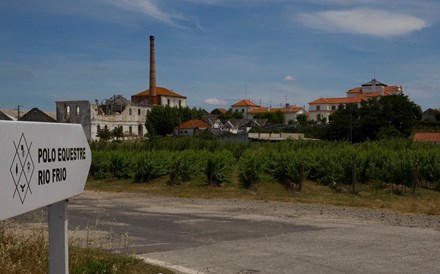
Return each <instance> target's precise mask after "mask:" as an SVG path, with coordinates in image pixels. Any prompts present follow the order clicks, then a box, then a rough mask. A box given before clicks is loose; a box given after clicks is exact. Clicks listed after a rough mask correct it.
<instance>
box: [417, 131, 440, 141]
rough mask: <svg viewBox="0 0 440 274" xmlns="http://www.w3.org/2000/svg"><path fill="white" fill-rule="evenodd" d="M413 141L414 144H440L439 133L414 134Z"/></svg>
mask: <svg viewBox="0 0 440 274" xmlns="http://www.w3.org/2000/svg"><path fill="white" fill-rule="evenodd" d="M413 141H415V142H440V133H422V132H419V133H416V134H415V135H414V138H413Z"/></svg>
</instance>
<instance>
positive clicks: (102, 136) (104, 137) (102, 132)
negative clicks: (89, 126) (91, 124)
mask: <svg viewBox="0 0 440 274" xmlns="http://www.w3.org/2000/svg"><path fill="white" fill-rule="evenodd" d="M96 137H98V138H99V140H101V141H104V142H107V141H108V140H110V138H111V137H112V133H111V131H110V130H109V129H108V128H107V127H104V128H103V129H99V130H98V132H97V133H96Z"/></svg>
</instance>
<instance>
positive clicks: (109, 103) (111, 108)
mask: <svg viewBox="0 0 440 274" xmlns="http://www.w3.org/2000/svg"><path fill="white" fill-rule="evenodd" d="M158 105H169V106H172V107H186V106H187V97H185V96H182V95H180V94H178V93H176V92H174V91H172V90H169V89H167V88H164V87H157V86H156V61H155V48H154V36H150V70H149V89H147V90H144V91H142V92H138V93H136V94H134V95H132V96H131V100H127V99H126V98H124V97H123V96H122V95H114V96H113V97H111V98H109V99H106V100H103V101H102V102H101V103H99V102H98V100H96V101H95V104H91V103H90V102H89V101H87V100H79V101H57V102H56V113H57V121H58V122H62V123H77V124H81V125H82V126H83V128H84V132H85V134H86V137H87V140H89V141H96V140H99V137H97V134H98V131H99V130H101V129H105V128H106V129H108V130H113V129H114V128H116V127H122V131H123V137H122V138H123V139H124V140H128V139H135V138H142V137H143V136H144V135H145V134H146V133H147V129H146V127H145V122H146V118H147V115H148V112H149V111H150V110H151V108H152V107H154V106H158Z"/></svg>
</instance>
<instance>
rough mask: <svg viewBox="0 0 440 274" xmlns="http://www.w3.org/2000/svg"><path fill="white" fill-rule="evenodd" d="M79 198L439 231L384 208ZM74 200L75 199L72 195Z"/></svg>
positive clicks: (428, 220)
mask: <svg viewBox="0 0 440 274" xmlns="http://www.w3.org/2000/svg"><path fill="white" fill-rule="evenodd" d="M80 197H81V198H86V199H97V200H99V198H104V197H106V199H107V198H111V199H112V200H118V201H119V202H120V203H145V204H148V205H150V206H151V205H154V206H156V207H172V208H179V209H181V210H182V211H194V212H197V211H203V212H213V213H215V212H221V213H225V214H230V215H231V216H237V217H239V216H240V215H254V216H261V217H268V218H281V219H284V220H285V221H286V220H289V219H292V220H294V219H296V218H300V219H303V220H307V219H313V220H320V221H323V222H329V223H378V224H386V225H393V226H406V227H419V228H430V229H434V230H437V231H440V216H438V215H419V214H401V213H395V212H390V211H387V210H385V209H384V210H371V209H364V208H353V207H340V206H330V205H319V204H302V203H295V204H294V203H281V202H266V201H249V200H229V199H188V198H175V197H161V196H151V195H147V194H136V193H108V192H95V191H85V192H84V193H83V194H81V195H80ZM73 199H75V198H73Z"/></svg>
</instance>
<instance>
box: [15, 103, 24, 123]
mask: <svg viewBox="0 0 440 274" xmlns="http://www.w3.org/2000/svg"><path fill="white" fill-rule="evenodd" d="M20 107H23V106H22V105H18V106H17V109H16V110H17V121H18V120H19V119H20Z"/></svg>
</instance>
